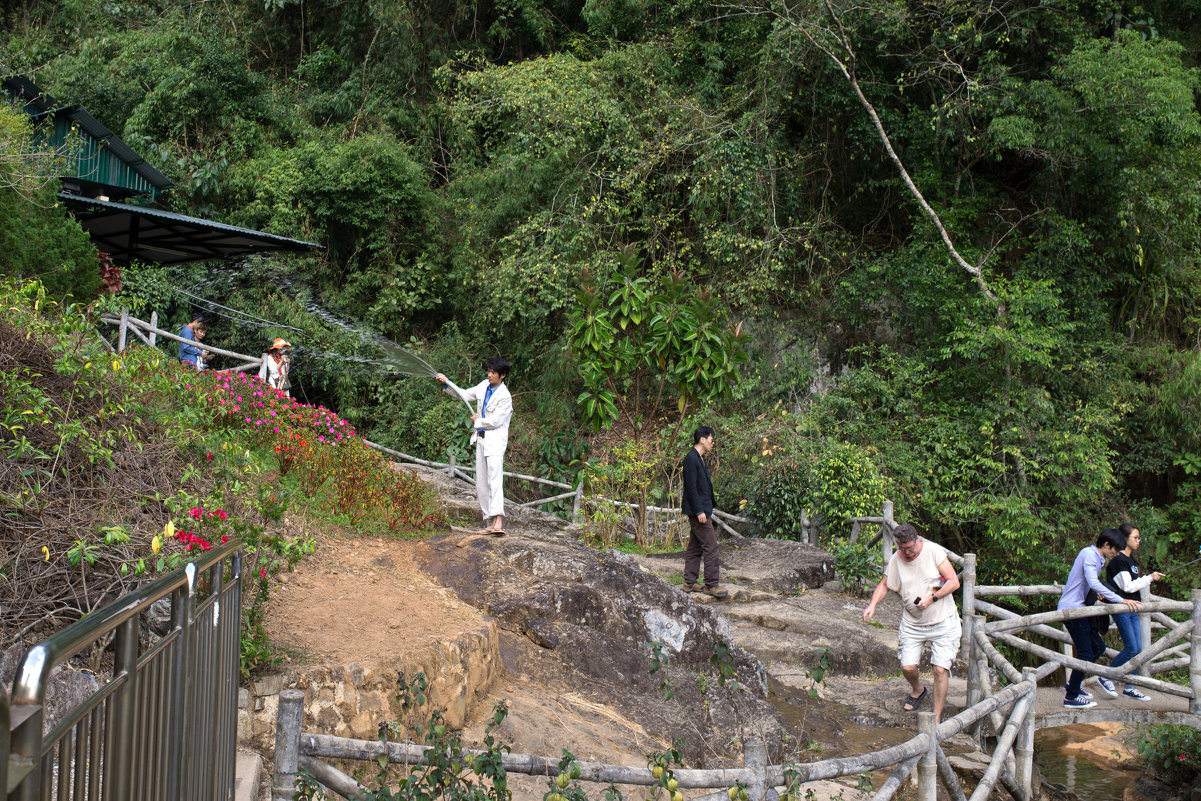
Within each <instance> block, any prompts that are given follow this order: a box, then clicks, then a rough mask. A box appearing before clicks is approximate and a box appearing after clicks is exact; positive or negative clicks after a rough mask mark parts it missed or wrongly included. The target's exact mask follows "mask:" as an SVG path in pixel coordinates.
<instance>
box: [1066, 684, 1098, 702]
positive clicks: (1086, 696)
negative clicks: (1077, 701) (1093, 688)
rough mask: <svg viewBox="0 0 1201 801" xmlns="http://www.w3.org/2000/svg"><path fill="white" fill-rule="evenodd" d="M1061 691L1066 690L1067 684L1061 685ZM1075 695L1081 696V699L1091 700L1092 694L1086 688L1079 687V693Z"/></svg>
mask: <svg viewBox="0 0 1201 801" xmlns="http://www.w3.org/2000/svg"><path fill="white" fill-rule="evenodd" d="M1063 691H1064V692H1065V693H1066V692H1067V691H1068V686H1067V685H1066V684H1065V685H1063ZM1076 697H1077V698H1083V699H1085V700H1086V701H1091V700H1093V694H1092V693H1090V692H1089V691H1088V690H1086V689H1084V688H1083V687H1081V688H1080V694H1079V695H1077V696H1076Z"/></svg>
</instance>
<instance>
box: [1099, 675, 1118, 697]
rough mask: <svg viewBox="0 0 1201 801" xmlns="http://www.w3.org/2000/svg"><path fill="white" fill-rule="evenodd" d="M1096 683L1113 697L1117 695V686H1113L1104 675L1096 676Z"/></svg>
mask: <svg viewBox="0 0 1201 801" xmlns="http://www.w3.org/2000/svg"><path fill="white" fill-rule="evenodd" d="M1097 684H1098V685H1099V686H1100V687H1101V689H1102V690H1104V691H1105V692H1107V693H1109V694H1110V695H1112V696H1113V697H1114V698H1117V697H1118V688H1117V687H1114V686H1113V682H1112V681H1110V680H1109V679H1107V678H1105V677H1104V676H1097Z"/></svg>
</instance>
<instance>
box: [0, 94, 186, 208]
mask: <svg viewBox="0 0 1201 801" xmlns="http://www.w3.org/2000/svg"><path fill="white" fill-rule="evenodd" d="M0 85H2V86H3V87H4V89H5V90H7V92H8V93H9V94H10V95H12V96H13V97H14V98H19V99H20V101H21V102H22V103H24V106H25V111H26V113H28V114H29V115H30V116H31V117H33V118H34V119H35V120H38V121H39V122H41V121H42V120H43V118H45V117H50V118H52V120H51V122H50V128H49V130H43V132H42V135H43V136H45V137H46V142H47V144H49V145H50V146H51V147H54V148H55V149H60V148H64V147H65V146H66V144H67V140H68V137H69V133H70V129H71V126H72V125H73V124H74V125H78V126H79V128H80V129H81V130H82V132H83V135H84V141H83V142H82V143H81V145H82V146H81V147H79V148H78V149H71V148H68V149H67V152H66V153H64V155H65V156H66V157H67V169H68V171H69V174H70V175H71V176H73V177H77V178H80V179H82V180H84V181H87V182H90V183H94V184H97V185H99V186H107V187H110V189H108V190H107V191H105V192H103V194H109V195H115V194H149V195H151V196H154V195H155V194H157V193H159V192H163V191H166V190H168V189H170V188H171V186H172V184H171V181H170V180H169V179H168V178H167V176H165V175H163V174H162V173H161V172H159V171H158V170H156V169H155V168H154V166H153V165H151V164H150V163H149V162H147V161H146V160H145V159H144V158H142V157H141V156H139V155H138V154H137V153H136V152H135V151H134V150H133V148H131V147H130V146H129V145H127V144H125V141H124V140H123V139H121V137H119V136H117V135H116V134H115V133H113V132H112V131H110V130H109V129H108V128H107V127H106V126H105V125H103V124H102V123H101V122H100V121H99V120H97V119H96V118H95V117H93V116H92V115H91V114H89V113H88V112H87V111H85V110H84V109H83V108H82V107H80V106H79V105H77V104H71V105H65V104H62V103H60V102H59V101H57V100H55V99H54V98H53V97H51V96H50V95H48V94H46V93H45V92H44V91H42V88H41V87H40V86H38V85H37V84H35V83H34V82H33V81H31V80H29V79H28V78H26V77H25V76H23V75H10V76H8V77H6V78H4V79H3V81H2V82H0ZM114 189H119V190H122V191H120V192H115V191H113V190H114ZM100 193H101V192H99V191H92V192H88V193H86V194H93V195H94V194H100Z"/></svg>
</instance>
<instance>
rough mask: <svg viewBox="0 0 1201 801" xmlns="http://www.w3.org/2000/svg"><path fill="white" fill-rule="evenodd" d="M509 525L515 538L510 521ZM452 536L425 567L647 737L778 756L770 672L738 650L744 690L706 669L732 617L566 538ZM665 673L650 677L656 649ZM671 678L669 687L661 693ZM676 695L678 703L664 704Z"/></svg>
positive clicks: (702, 750) (694, 749) (428, 554)
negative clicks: (738, 740)
mask: <svg viewBox="0 0 1201 801" xmlns="http://www.w3.org/2000/svg"><path fill="white" fill-rule="evenodd" d="M506 527H507V528H509V529H510V531H513V530H514V528H515V527H514V526H513V521H506ZM524 531H525V529H524V528H523V529H522V532H523V533H521V534H520V535H514V534H510V535H509V536H506V537H486V536H472V535H462V534H452V535H447V536H443V537H438V538H435V539H433V540H430V541H429V543H428V546H427V547H426V549H425V550H424V551H423V552H419V556H418V559H419V561H420V563H421V565H422V568H423V569H424V570H425V571H426V572H427V573H429V574H430V575H432V576H434V577H435V578H436V579H438V580H439V581H441V582H442V583H443V584H444V585H445V586H447V587H449V588H451V589H453V590H454V591H455V592H456V593H457V594H458V595H459V596H460V597H461V598H462V599H463V600H465V601H467V602H468V603H470V604H472V605H474V606H476V607H478V608H480V609H482V610H484V611H485V612H487V613H488V614H489V615H492V616H493V617H494V618H496V619H497V621H498V622H499V624H500V625H501V627H502V628H504V629H506V630H508V631H510V632H513V633H515V634H518V635H520V636H521V637H522V638H523V639H525V640H527V641H528V642H529V643H532V644H533V645H535V646H537V647H538V648H539V649H542V650H543V651H547V652H551V653H552V654H553V655H554V657H555V661H556V662H558V663H559V664H561V665H563V666H565V667H566V668H568V669H570V670H572V671H574V672H575V673H577V674H580V675H581V676H582V677H583V678H584V680H585V681H586V682H587V684H588V686H590V687H591V688H592V689H593V690H594V691H596V693H598V694H599V695H600V696H601V697H603V699H604V702H605V703H610V704H612V705H614V706H615V707H616V708H619V709H630V710H631V711H637V714H638V717H639V718H640V719H642V720H644V721H649V722H650V726H649V727H648V728H655V729H659V730H662V731H672V732H677V733H679V735H680V736H681V737H683V738H684V739H689V738H690V737H691V738H690V739H689V742H687V743H686V746H685V748H686V750H687V751H688V752H690V757H691V758H692V759H694V760H696V759H700V758H704V757H703V756H702V755H708V758H709V759H712V755H713V754H714V753H715V752H716V753H717V754H719V755H721V756H724V757H727V758H734V757H735V756H736V755H737V754H738V753H739V749H738V748H737V747H736V746H735V745H733V744H732V743H731V738H732V737H746V736H752V735H751V734H750V733H749V732H747V731H745V728H746V727H747V726H748V725H751V726H753V728H755V730H756V733H755V735H754V736H763V735H765V736H766V738H767V740H768V745H769V748H773V749H774V748H775V747H778V744H779V723H778V720H777V719H776V716H775V713H774V710H773V709H772V708H771V706H770V704H768V703H767V702H766V700H765V696H766V692H767V686H766V679H765V673H764V670H763V665H762V663H761V662H760V661H759V660H758V659H757V658H755V657H754V656H752V655H750V654H748V653H747V652H746V651H744V650H742V649H741V648H738V647H736V646H733V645H730V646H729V648H728V651H727V652H726V655H725V662H726V665H727V670H728V671H733V675H732V678H735V679H736V681H737V682H738V684H739V685H740V686H741V688H742V690H741V691H739V690H732V689H731V686H730V685H729V684H727V685H726V686H724V687H723V686H720V685H719V680H718V678H719V675H720V674H719V673H718V671H717V670H715V668H714V666H713V665H712V664H711V662H710V658H711V657H713V656H714V654H715V652H716V650H717V648H718V646H719V643H723V642H724V643H731V642H732V632H731V630H730V626H729V623H727V621H726V620H725V618H724V617H723V616H722V615H720V614H718V613H717V612H715V611H714V609H712V608H709V607H708V606H706V605H702V604H698V603H696V602H695V601H694V600H693V599H692V597H691V596H689V595H688V594H686V593H684V592H682V591H681V590H680V589H679V588H677V587H675V586H673V585H671V584H669V583H668V582H665V581H663V580H661V579H660V578H658V577H657V576H655V575H653V574H651V573H649V572H647V571H646V570H645V569H644V568H643V567H642V566H640V565H639V563H638V562H637V561H635V560H634V559H633V558H631V557H629V556H627V555H625V554H622V553H618V552H615V551H609V552H598V551H596V550H594V549H592V548H589V547H588V546H586V545H582V544H580V543H578V542H576V541H575V540H574V539H573V538H571V537H569V536H562V535H560V536H557V537H556V536H547V535H540V534H526V533H524ZM652 642H659V643H662V648H661V651H660V652H661V654H662V656H663V657H665V658H666V661H667V663H668V664H667V666H666V667H661V668H660V670H658V671H657V672H655V673H652V672H651V670H652V667H653V655H652V650H651V648H650V645H649V644H650V643H652ZM664 679H667V680H668V681H669V682H670V688H668V687H666V686H663V684H662V682H663V680H664ZM668 689H670V694H671V695H672V697H671V698H670V699H667V698H665V697H664V696H665V695H667V694H668V693H667V692H666V691H667V690H668Z"/></svg>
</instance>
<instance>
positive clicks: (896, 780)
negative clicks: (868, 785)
mask: <svg viewBox="0 0 1201 801" xmlns="http://www.w3.org/2000/svg"><path fill="white" fill-rule="evenodd" d="M928 714H931V715H932V714H934V713H933V712H930V713H928ZM919 758H920V757H910V758H909V759H906V760H905V761H904V762H901V763H900V764H898V765H897V766H896V767H895V768H893V770H892V773H890V774H888V778H887V779H885V780H884V784H882V785H880V789H879V790H877V791H876V794H875V795H873V796H872V801H891V799H892V797H893V796H894V795H896V794H897V790H900V789H901V785H902V784H903V783H904V782H905V779H906V778H907V777H908V776H909V774H910V773H912V772H913V767H914V765H916V764H917V761H918V759H919Z"/></svg>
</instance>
